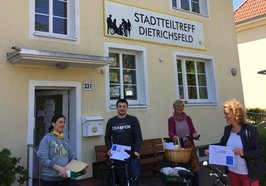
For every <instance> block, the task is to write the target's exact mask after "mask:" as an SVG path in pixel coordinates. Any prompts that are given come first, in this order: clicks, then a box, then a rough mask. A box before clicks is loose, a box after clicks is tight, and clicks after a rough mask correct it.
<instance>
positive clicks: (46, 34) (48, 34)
mask: <svg viewBox="0 0 266 186" xmlns="http://www.w3.org/2000/svg"><path fill="white" fill-rule="evenodd" d="M34 36H37V37H47V38H53V39H63V40H68V41H77V40H78V39H77V38H76V37H70V36H66V35H59V34H50V33H45V32H34Z"/></svg>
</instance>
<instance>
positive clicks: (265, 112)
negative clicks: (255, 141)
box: [247, 108, 266, 123]
mask: <svg viewBox="0 0 266 186" xmlns="http://www.w3.org/2000/svg"><path fill="white" fill-rule="evenodd" d="M247 120H248V121H249V122H250V123H261V122H263V121H266V109H261V108H249V109H247Z"/></svg>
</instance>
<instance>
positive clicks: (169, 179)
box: [160, 135, 200, 186]
mask: <svg viewBox="0 0 266 186" xmlns="http://www.w3.org/2000/svg"><path fill="white" fill-rule="evenodd" d="M199 138H200V135H198V136H195V137H194V136H189V135H187V136H186V137H185V138H181V139H179V142H180V144H178V145H181V146H184V145H185V144H186V145H187V147H188V148H192V144H191V143H190V142H189V143H188V141H192V140H199ZM186 140H188V141H186ZM164 141H165V142H173V141H172V139H170V138H164ZM172 163H174V162H172ZM172 163H171V164H172ZM173 165H178V167H173ZM167 169H168V170H167ZM167 171H168V172H169V173H170V174H169V175H167ZM171 171H172V172H171ZM160 172H161V174H160V177H161V179H162V180H163V181H164V183H165V184H166V185H167V184H168V183H170V184H171V185H172V184H175V185H180V184H181V185H184V184H185V185H186V186H191V185H192V180H193V179H195V178H196V176H197V175H196V173H193V172H191V171H190V170H189V169H187V168H185V167H184V166H183V165H181V167H180V164H177V163H174V164H172V165H171V167H163V168H162V169H161V170H160Z"/></svg>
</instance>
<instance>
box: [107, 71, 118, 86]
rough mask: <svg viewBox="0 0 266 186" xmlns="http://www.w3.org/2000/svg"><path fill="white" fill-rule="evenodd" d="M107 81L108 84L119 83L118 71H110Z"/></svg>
mask: <svg viewBox="0 0 266 186" xmlns="http://www.w3.org/2000/svg"><path fill="white" fill-rule="evenodd" d="M109 80H110V83H120V74H119V69H110V71H109Z"/></svg>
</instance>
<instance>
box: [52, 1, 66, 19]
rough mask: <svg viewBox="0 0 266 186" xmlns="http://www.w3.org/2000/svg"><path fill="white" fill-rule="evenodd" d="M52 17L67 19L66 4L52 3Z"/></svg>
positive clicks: (60, 2) (61, 2)
mask: <svg viewBox="0 0 266 186" xmlns="http://www.w3.org/2000/svg"><path fill="white" fill-rule="evenodd" d="M53 2H54V4H53V15H54V16H59V17H64V18H66V17H67V3H66V2H64V1H58V0H54V1H53Z"/></svg>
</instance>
